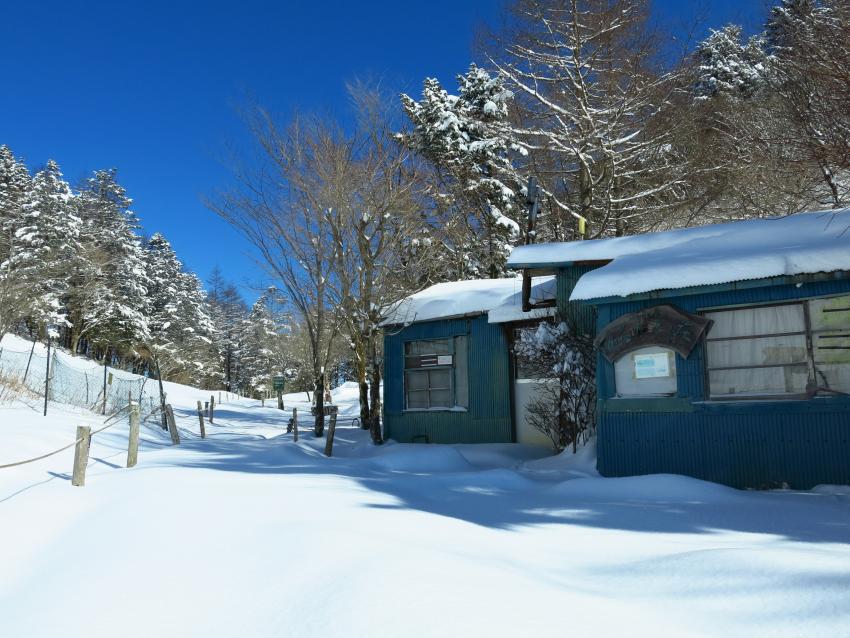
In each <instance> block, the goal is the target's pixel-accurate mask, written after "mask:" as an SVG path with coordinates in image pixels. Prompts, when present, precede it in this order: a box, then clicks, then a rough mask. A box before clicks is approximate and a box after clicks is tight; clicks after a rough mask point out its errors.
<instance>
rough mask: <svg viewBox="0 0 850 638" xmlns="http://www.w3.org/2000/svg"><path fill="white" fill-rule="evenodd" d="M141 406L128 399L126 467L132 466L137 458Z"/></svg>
mask: <svg viewBox="0 0 850 638" xmlns="http://www.w3.org/2000/svg"><path fill="white" fill-rule="evenodd" d="M140 422H141V407H140V406H139V404H138V403H135V402H133V401H130V441H129V443H128V444H127V467H133V466H135V465H136V463H137V462H138V460H139V423H140Z"/></svg>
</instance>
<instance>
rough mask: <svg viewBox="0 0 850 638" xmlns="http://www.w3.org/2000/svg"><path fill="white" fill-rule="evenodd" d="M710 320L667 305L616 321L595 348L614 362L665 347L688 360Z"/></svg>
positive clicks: (602, 332)
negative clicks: (639, 351)
mask: <svg viewBox="0 0 850 638" xmlns="http://www.w3.org/2000/svg"><path fill="white" fill-rule="evenodd" d="M710 325H711V320H710V319H707V318H705V317H702V316H700V315H695V314H691V313H690V312H685V311H684V310H682V309H680V308H676V307H675V306H671V305H669V304H664V305H661V306H653V307H651V308H646V309H644V310H641V311H639V312H632V313H630V314H627V315H623V316H622V317H619V318H618V319H615V320H614V321H612V322H611V323H609V324H608V325H607V326H605V327H604V328H603V329H602V330H600V331H599V334H598V335H597V337H596V339H595V341H594V345H596V347H597V348H599V351H600V352H601V353H602V354H603V355H604V356H605V358H606V359H608V361H611V362H612V363H613V362H614V361H616V360H617V359H619V358H620V357H621V356H623V355H624V354H626V353H627V352H631V351H632V350H637V349H639V348H644V347H646V346H663V347H665V348H670V349H671V350H675V351H676V352H678V353H679V354H680V355H681V356H682V358H683V359H687V358H688V355H689V354H691V350H693V349H694V346H696V345H697V343H699V340H700V339H701V338H702V335H703V334H704V333H705V331H706V330H708V328H709V327H710Z"/></svg>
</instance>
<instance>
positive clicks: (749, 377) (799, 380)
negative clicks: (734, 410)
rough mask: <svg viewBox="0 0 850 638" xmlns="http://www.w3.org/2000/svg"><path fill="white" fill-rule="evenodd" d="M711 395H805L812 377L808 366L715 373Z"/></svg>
mask: <svg viewBox="0 0 850 638" xmlns="http://www.w3.org/2000/svg"><path fill="white" fill-rule="evenodd" d="M708 376H709V384H710V386H711V396H713V397H730V396H736V395H737V396H748V395H749V396H759V395H774V394H776V395H782V394H803V393H804V392H805V391H806V383H807V382H808V378H809V370H808V367H807V366H806V365H801V366H787V367H784V366H780V367H775V368H744V369H739V370H711V371H710V372H709V373H708Z"/></svg>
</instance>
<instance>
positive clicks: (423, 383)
mask: <svg viewBox="0 0 850 638" xmlns="http://www.w3.org/2000/svg"><path fill="white" fill-rule="evenodd" d="M407 389H408V390H427V389H428V371H427V370H416V371H414V372H408V373H407Z"/></svg>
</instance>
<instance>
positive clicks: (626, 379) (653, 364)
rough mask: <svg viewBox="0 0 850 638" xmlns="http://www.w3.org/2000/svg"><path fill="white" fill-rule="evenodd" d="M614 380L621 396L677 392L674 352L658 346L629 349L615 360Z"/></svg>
mask: <svg viewBox="0 0 850 638" xmlns="http://www.w3.org/2000/svg"><path fill="white" fill-rule="evenodd" d="M614 382H615V384H616V387H617V395H618V396H622V397H635V396H659V395H662V396H669V395H673V394H676V355H675V353H674V352H673V351H672V350H670V349H669V348H662V347H660V346H648V347H646V348H640V349H639V350H634V351H632V352H629V353H627V354H625V355H623V356H622V357H620V358H619V359H617V361H616V362H615V363H614Z"/></svg>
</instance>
